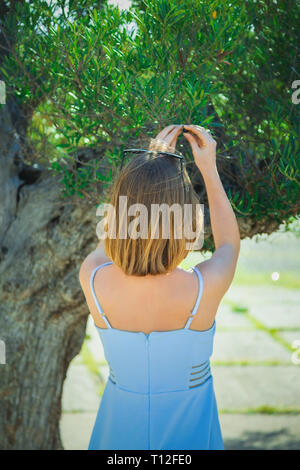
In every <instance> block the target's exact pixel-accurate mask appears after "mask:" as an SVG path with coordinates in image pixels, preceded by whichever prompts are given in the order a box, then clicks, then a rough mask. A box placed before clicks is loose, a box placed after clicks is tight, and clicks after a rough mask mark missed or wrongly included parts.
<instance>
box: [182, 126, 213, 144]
mask: <svg viewBox="0 0 300 470" xmlns="http://www.w3.org/2000/svg"><path fill="white" fill-rule="evenodd" d="M184 129H186V130H188V131H189V132H192V133H193V135H194V136H195V138H196V140H197V138H198V139H199V140H200V146H204V145H205V144H207V143H216V141H215V140H214V139H213V138H212V136H211V135H210V133H209V132H208V131H207V130H206V129H204V127H201V126H196V125H192V124H185V125H184Z"/></svg>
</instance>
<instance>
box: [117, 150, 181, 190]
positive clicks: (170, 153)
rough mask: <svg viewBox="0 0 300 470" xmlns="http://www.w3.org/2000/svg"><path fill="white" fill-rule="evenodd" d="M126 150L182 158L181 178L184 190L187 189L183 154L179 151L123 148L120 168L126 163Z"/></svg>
mask: <svg viewBox="0 0 300 470" xmlns="http://www.w3.org/2000/svg"><path fill="white" fill-rule="evenodd" d="M126 152H132V153H143V152H146V153H155V154H157V153H158V154H162V155H168V156H169V157H174V158H178V159H179V160H180V172H181V179H182V185H183V190H184V191H185V183H184V179H183V163H182V162H183V156H182V155H179V154H177V153H172V152H165V151H161V150H147V149H124V150H123V153H122V160H121V166H120V170H121V169H122V168H123V164H124V157H125V153H126Z"/></svg>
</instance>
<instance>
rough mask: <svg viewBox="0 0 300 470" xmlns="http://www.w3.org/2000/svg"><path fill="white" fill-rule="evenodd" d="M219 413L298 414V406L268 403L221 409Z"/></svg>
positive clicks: (299, 411) (299, 410) (299, 409)
mask: <svg viewBox="0 0 300 470" xmlns="http://www.w3.org/2000/svg"><path fill="white" fill-rule="evenodd" d="M219 413H222V414H264V415H283V414H284V415H286V414H293V415H298V414H299V413H300V408H289V407H282V408H279V407H275V406H269V405H262V406H258V407H256V408H243V409H226V408H224V409H221V410H219Z"/></svg>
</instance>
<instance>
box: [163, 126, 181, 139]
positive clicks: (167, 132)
mask: <svg viewBox="0 0 300 470" xmlns="http://www.w3.org/2000/svg"><path fill="white" fill-rule="evenodd" d="M178 128H183V125H175V124H171V125H170V126H167V127H165V128H164V129H163V130H162V131H160V133H159V134H158V135H157V137H156V138H157V139H160V140H166V137H167V136H168V134H170V132H172V131H174V130H175V131H176V130H177V129H178Z"/></svg>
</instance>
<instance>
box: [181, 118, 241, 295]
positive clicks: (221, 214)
mask: <svg viewBox="0 0 300 470" xmlns="http://www.w3.org/2000/svg"><path fill="white" fill-rule="evenodd" d="M184 131H188V132H184V134H183V135H184V136H185V138H186V139H187V140H188V141H189V143H190V145H191V148H192V152H193V156H194V159H195V163H196V165H197V167H198V168H199V170H200V171H201V174H202V176H203V179H204V183H205V187H206V192H207V197H208V204H209V210H210V221H211V226H212V234H213V239H214V243H215V251H214V253H213V255H212V257H211V258H210V259H208V260H206V261H203V262H202V263H200V264H199V268H200V270H201V272H204V273H205V276H206V277H207V278H209V279H210V280H211V281H212V284H213V286H214V292H215V295H217V296H218V297H220V299H221V298H222V297H223V295H224V294H225V292H226V291H227V289H228V288H229V286H230V284H231V282H232V279H233V276H234V273H235V269H236V263H237V259H238V255H239V251H240V233H239V228H238V224H237V220H236V217H235V214H234V212H233V209H232V207H231V204H230V202H229V200H228V197H227V195H226V192H225V190H224V188H223V185H222V182H221V179H220V176H219V173H218V170H217V166H216V141H215V140H214V139H213V138H212V136H211V135H210V134H209V133H208V132H207V131H206V130H205V129H203V128H202V127H200V126H193V125H185V126H184Z"/></svg>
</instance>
